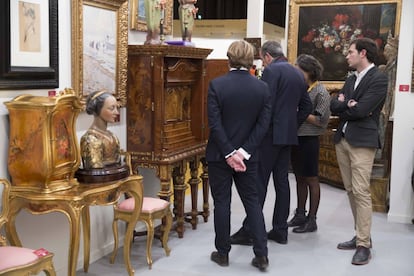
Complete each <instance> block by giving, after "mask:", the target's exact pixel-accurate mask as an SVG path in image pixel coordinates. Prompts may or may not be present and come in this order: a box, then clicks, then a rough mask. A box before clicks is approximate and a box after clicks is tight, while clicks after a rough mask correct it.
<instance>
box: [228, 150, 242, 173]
mask: <svg viewBox="0 0 414 276" xmlns="http://www.w3.org/2000/svg"><path fill="white" fill-rule="evenodd" d="M240 155H241V154H240V153H237V152H236V153H235V154H234V155H232V156H230V157H229V158H227V159H226V162H227V164H228V165H229V166H230V167H232V168H233V169H234V170H235V171H236V172H245V171H246V165H245V164H244V162H243V159H242V158H243V156H242V155H241V156H242V158H240Z"/></svg>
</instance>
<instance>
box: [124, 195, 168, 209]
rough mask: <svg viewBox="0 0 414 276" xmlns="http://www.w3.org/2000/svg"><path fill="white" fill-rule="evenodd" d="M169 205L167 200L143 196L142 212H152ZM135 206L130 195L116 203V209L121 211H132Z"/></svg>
mask: <svg viewBox="0 0 414 276" xmlns="http://www.w3.org/2000/svg"><path fill="white" fill-rule="evenodd" d="M168 205H169V203H168V201H166V200H163V199H160V198H154V197H144V200H143V202H142V211H141V212H142V213H153V212H156V211H159V210H162V209H165V208H166V207H167V206H168ZM134 208H135V200H134V198H133V197H130V198H128V199H126V200H124V201H122V202H121V203H119V204H118V209H120V210H123V211H132V210H134Z"/></svg>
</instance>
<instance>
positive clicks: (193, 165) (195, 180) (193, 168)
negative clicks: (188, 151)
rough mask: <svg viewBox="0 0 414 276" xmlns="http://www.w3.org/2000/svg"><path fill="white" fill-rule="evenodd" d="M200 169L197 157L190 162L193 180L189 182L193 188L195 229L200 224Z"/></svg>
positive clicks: (192, 204)
mask: <svg viewBox="0 0 414 276" xmlns="http://www.w3.org/2000/svg"><path fill="white" fill-rule="evenodd" d="M198 168H199V160H198V158H197V157H196V158H195V159H194V160H191V161H190V171H191V178H190V180H189V181H188V183H189V184H190V188H191V220H190V222H191V226H192V228H193V230H194V229H197V223H198V219H197V216H198V214H199V213H198V184H199V183H200V179H199V178H198Z"/></svg>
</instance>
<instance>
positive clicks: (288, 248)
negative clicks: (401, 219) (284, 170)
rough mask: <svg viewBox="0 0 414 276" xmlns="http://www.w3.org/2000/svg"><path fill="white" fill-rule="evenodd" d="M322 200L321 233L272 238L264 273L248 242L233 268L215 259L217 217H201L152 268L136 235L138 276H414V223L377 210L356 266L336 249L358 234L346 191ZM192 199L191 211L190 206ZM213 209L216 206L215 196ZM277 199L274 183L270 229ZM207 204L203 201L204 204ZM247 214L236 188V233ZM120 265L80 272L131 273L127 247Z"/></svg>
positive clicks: (156, 249) (157, 249) (235, 250)
mask: <svg viewBox="0 0 414 276" xmlns="http://www.w3.org/2000/svg"><path fill="white" fill-rule="evenodd" d="M289 177H290V185H291V193H292V194H291V195H292V196H291V198H292V200H291V211H292V212H293V210H294V208H296V187H295V186H296V183H295V181H294V178H293V177H292V175H290V176H289ZM321 188H322V189H321V203H320V208H319V213H318V219H317V222H318V227H319V229H318V231H317V232H315V233H307V234H295V233H292V232H291V231H290V232H289V237H288V239H289V242H288V244H287V245H279V244H277V243H275V242H273V241H269V244H268V247H269V261H270V266H269V268H268V270H267V272H266V273H262V272H260V271H258V270H257V268H254V267H252V266H251V265H250V261H251V259H252V257H253V251H252V249H251V247H248V246H233V247H232V250H231V252H230V266H229V267H224V268H223V267H219V266H218V265H217V264H215V263H213V262H211V261H210V253H211V252H212V251H213V250H215V248H214V227H213V215H211V216H210V219H209V221H208V222H207V223H204V222H203V221H202V219H201V218H200V219H199V224H198V228H197V230H192V229H191V227H190V225H189V224H186V232H185V234H184V238H183V239H179V238H178V236H177V234H176V233H175V232H172V233H171V234H170V240H169V246H170V248H171V255H170V256H169V257H166V256H165V254H164V250H163V249H162V248H161V246H160V242H159V241H157V240H155V241H154V244H153V249H152V254H153V260H154V263H153V266H152V269H151V270H149V269H148V266H147V264H146V259H145V237H138V238H136V241H135V243H134V244H133V246H132V252H131V262H132V265H133V267H134V269H135V275H142V276H146V275H172V276H179V275H183V276H202V275H223V276H225V275H229V276H230V275H234V276H240V275H243V276H247V275H263V274H267V275H295V276H302V275H303V276H304V275H306V276H308V275H318V276H325V275H327V276H328V275H329V276H335V275H338V276H348V275H350V276H359V275H375V276H381V275H384V276H385V275H387V276H389V275H391V276H412V275H414V226H413V225H405V224H396V223H389V222H387V217H386V214H382V213H374V216H373V225H372V240H373V249H372V256H373V258H372V260H371V262H370V263H369V264H368V265H365V266H353V265H351V263H350V262H351V258H352V255H353V253H354V252H353V251H341V250H337V249H336V245H337V243H338V242H342V241H345V240H349V239H350V238H352V236H353V235H354V233H353V223H352V216H351V213H350V209H349V205H348V199H347V197H346V194H345V192H344V191H343V190H341V189H337V188H334V187H331V186H329V185H325V184H322V185H321ZM188 200H189V196H188V198H187V199H186V201H187V202H186V209H189V208H190V204H189V202H188ZM210 202H211V204H210V207H211V212H212V211H213V204H212V201H211V200H210ZM273 202H274V189H273V184H272V183H270V185H269V192H268V197H267V200H266V205H265V208H264V214H265V220H266V225H267V228H268V230H269V227H270V224H271V217H272V210H273V205H272V204H273ZM200 206H201V205H200ZM243 218H244V209H243V207H242V205H241V202H240V199H239V197H238V195H237V193H236V192H235V193H234V194H233V201H232V219H231V222H232V233H233V232H234V231H236V230H237V229H238V228H239V227H240V224H241V221H242V219H243ZM119 253H120V254H119V255H118V257H117V259H116V261H115V264H114V265H111V264H110V263H109V256H105V257H103V258H102V259H100V260H98V261H96V262H95V263H93V264H91V266H90V269H89V273H87V274H85V273H83V272H78V273H77V275H89V276H95V275H108V276H111V275H127V272H126V270H125V267H124V260H123V256H122V250H120V251H119Z"/></svg>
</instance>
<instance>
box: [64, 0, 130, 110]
mask: <svg viewBox="0 0 414 276" xmlns="http://www.w3.org/2000/svg"><path fill="white" fill-rule="evenodd" d="M83 18H89V19H93V20H85V21H83V20H82V19H83ZM127 64H128V1H127V0H73V1H72V86H73V88H74V90H75V91H76V92H77V93H78V95H79V97H80V98H81V101H82V103H83V104H84V103H85V101H86V97H87V96H88V95H89V94H90V93H92V92H94V91H98V90H106V91H109V92H111V93H113V94H114V96H115V97H116V99H117V100H118V103H119V104H120V106H125V104H126V92H125V91H126V81H127Z"/></svg>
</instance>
